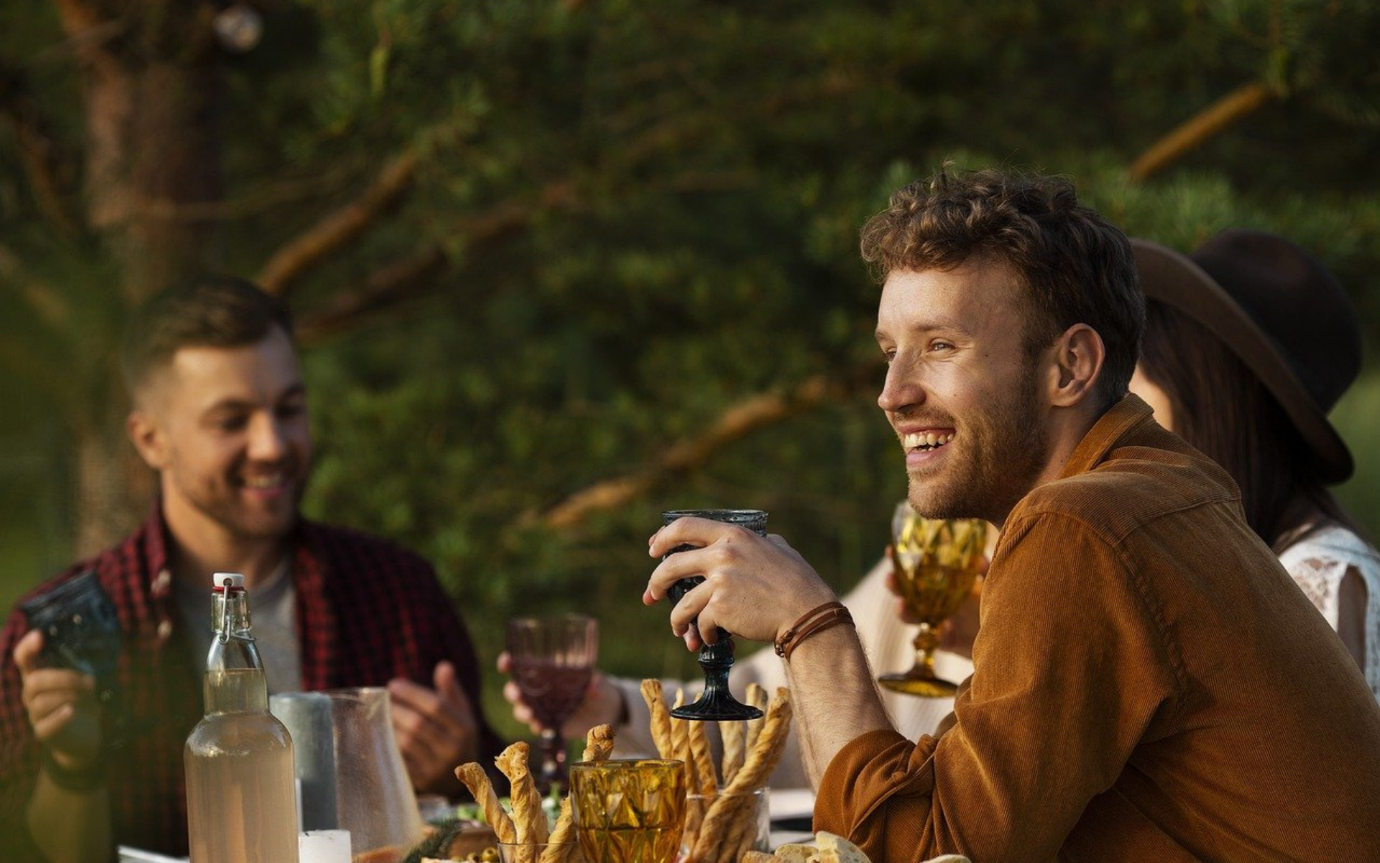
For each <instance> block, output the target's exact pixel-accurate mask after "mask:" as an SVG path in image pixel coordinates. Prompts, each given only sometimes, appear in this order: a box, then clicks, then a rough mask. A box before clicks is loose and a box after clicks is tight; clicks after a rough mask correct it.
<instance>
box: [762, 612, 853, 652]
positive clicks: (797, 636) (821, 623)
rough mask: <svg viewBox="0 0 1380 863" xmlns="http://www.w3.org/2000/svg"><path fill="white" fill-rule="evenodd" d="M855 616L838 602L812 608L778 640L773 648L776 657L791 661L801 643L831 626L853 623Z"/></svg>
mask: <svg viewBox="0 0 1380 863" xmlns="http://www.w3.org/2000/svg"><path fill="white" fill-rule="evenodd" d="M852 622H853V615H852V614H850V613H849V612H848V609H847V608H845V607H844V605H843V603H841V602H838V601H837V600H835V601H833V602H826V603H824V604H823V605H821V606H819V607H818V608H812V609H810V610H809V611H807V612H805V613H804V614H802V615H801V616H800V619H799V620H797V621H796V622H795V623H793V624H791V626H790V628H788V629H787V630H786V631H785V632H783V633H781V637H780V638H778V639H776V643H775V644H774V645H773V647H774V648H775V650H776V655H777V656H779V657H781V658H782V659H790V658H791V654H792V653H793V652H794V651H795V649H796V647H797V646H799V644H800V642H802V641H804V640H805V639H807V638H809V637H810V636H811V635H814V634H815V633H817V632H822V631H824V630H826V629H828V628H829V627H831V626H836V625H838V624H840V623H850V624H851V623H852Z"/></svg>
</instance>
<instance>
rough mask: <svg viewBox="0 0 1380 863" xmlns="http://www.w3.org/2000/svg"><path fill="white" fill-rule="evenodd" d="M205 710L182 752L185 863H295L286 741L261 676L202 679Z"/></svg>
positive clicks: (251, 672)
mask: <svg viewBox="0 0 1380 863" xmlns="http://www.w3.org/2000/svg"><path fill="white" fill-rule="evenodd" d="M206 704H207V715H206V717H205V718H203V719H202V720H201V722H200V723H198V724H197V727H196V728H195V729H194V730H193V731H192V733H191V735H190V736H189V737H188V738H187V745H186V748H185V750H184V756H185V760H186V767H187V827H188V836H189V839H190V843H191V863H297V792H296V786H295V784H294V782H293V764H292V738H291V737H290V736H289V735H288V731H287V729H286V728H285V727H283V724H282V723H281V722H279V721H278V720H277V719H275V718H274V717H273V716H272V715H271V714H270V713H268V690H267V687H266V686H265V684H264V676H263V671H261V670H258V669H235V670H231V671H212V672H208V673H207V675H206ZM244 711H250V712H244Z"/></svg>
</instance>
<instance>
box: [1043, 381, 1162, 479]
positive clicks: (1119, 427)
mask: <svg viewBox="0 0 1380 863" xmlns="http://www.w3.org/2000/svg"><path fill="white" fill-rule="evenodd" d="M1152 416H1153V412H1152V411H1151V409H1150V406H1149V405H1147V404H1146V403H1145V402H1143V401H1141V399H1140V396H1137V395H1136V394H1135V393H1127V394H1126V395H1125V396H1124V397H1123V398H1122V399H1121V401H1119V402H1117V403H1116V404H1114V405H1112V406H1111V408H1109V409H1108V410H1107V412H1106V413H1104V414H1103V415H1102V416H1101V417H1099V418H1098V420H1097V422H1095V423H1093V427H1092V428H1090V429H1088V433H1087V434H1085V435H1083V440H1081V441H1079V442H1078V446H1076V447H1074V450H1073V455H1071V456H1069V460H1068V462H1066V463H1065V464H1064V470H1063V472H1062V473H1061V474H1059V478H1060V479H1064V478H1066V477H1071V476H1077V475H1078V474H1082V473H1087V472H1088V471H1090V470H1092V469H1093V468H1094V467H1096V466H1097V464H1098V463H1099V462H1101V461H1102V460H1103V459H1105V458H1106V457H1107V453H1109V452H1111V451H1112V448H1113V447H1115V446H1116V445H1117V443H1118V442H1120V441H1121V439H1122V438H1123V437H1125V436H1126V434H1127V433H1128V432H1130V431H1131V430H1132V429H1134V428H1136V427H1137V426H1140V425H1143V424H1145V423H1153V422H1154V420H1153V419H1152Z"/></svg>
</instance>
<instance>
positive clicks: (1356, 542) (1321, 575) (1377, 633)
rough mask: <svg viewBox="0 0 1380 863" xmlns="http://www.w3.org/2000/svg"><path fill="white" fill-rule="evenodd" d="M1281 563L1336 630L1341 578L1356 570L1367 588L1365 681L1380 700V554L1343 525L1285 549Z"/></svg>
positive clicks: (1313, 535)
mask: <svg viewBox="0 0 1380 863" xmlns="http://www.w3.org/2000/svg"><path fill="white" fill-rule="evenodd" d="M1279 562H1280V563H1282V564H1284V568H1285V569H1287V570H1288V571H1289V574H1290V575H1291V576H1293V577H1294V581H1295V582H1297V583H1298V586H1299V587H1300V588H1302V589H1303V592H1304V595H1305V596H1307V597H1308V598H1309V599H1310V600H1312V602H1313V604H1314V605H1316V606H1317V607H1318V610H1319V611H1321V612H1322V613H1323V617H1325V618H1327V622H1328V624H1329V625H1330V626H1331V627H1332V628H1333V629H1336V628H1337V619H1338V612H1339V607H1340V604H1339V597H1340V593H1341V586H1342V576H1344V575H1346V571H1347V569H1348V568H1349V567H1355V568H1356V570H1357V572H1359V573H1360V574H1361V578H1362V580H1364V581H1365V585H1366V616H1365V659H1366V667H1365V672H1366V682H1367V683H1369V684H1370V690H1371V692H1373V693H1374V694H1375V697H1376V699H1377V700H1380V552H1377V551H1376V550H1375V549H1374V548H1372V547H1371V546H1370V545H1368V544H1367V543H1366V541H1365V540H1363V539H1361V538H1360V537H1359V536H1357V535H1356V534H1354V533H1352V532H1351V531H1349V530H1347V529H1346V528H1344V527H1341V526H1340V525H1333V526H1330V527H1325V528H1323V529H1322V530H1319V531H1317V532H1316V533H1313V534H1310V535H1308V536H1306V537H1304V538H1303V539H1301V540H1299V541H1298V542H1296V543H1294V544H1293V545H1291V546H1289V547H1288V548H1287V549H1285V550H1284V553H1283V554H1281V555H1280V556H1279Z"/></svg>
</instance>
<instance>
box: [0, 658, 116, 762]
mask: <svg viewBox="0 0 1380 863" xmlns="http://www.w3.org/2000/svg"><path fill="white" fill-rule="evenodd" d="M42 651H43V633H42V632H39V631H37V630H35V631H33V632H30V633H29V634H27V635H25V636H24V637H23V638H21V639H20V640H19V643H18V644H16V645H15V646H14V664H15V665H16V666H18V667H19V677H20V679H21V680H22V681H23V685H22V698H23V702H24V709H25V710H26V711H28V714H29V724H30V725H31V726H33V730H34V737H36V738H38V742H39V743H41V744H43V745H44V746H46V747H48V749H49V751H51V752H52V754H53V760H54V761H56V762H57V763H58V765H59V766H61V767H63V768H66V769H68V770H72V771H75V772H80V771H81V770H83V769H85V768H87V767H90V766H91V765H92V764H94V763H95V762H96V759H97V758H98V757H99V756H100V752H101V706H100V703H99V702H98V701H97V700H96V681H95V679H94V678H92V677H91V676H90V675H89V674H82V673H81V672H79V671H72V670H71V669H68V668H44V667H42V665H41V663H40V660H39V654H40V653H41V652H42Z"/></svg>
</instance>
